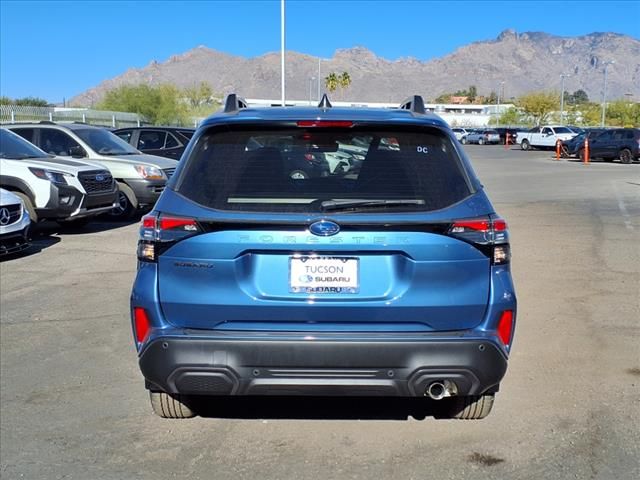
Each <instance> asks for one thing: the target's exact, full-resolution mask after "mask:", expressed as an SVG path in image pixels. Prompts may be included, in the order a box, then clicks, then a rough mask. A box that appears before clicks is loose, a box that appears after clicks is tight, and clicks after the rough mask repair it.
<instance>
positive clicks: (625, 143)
mask: <svg viewBox="0 0 640 480" xmlns="http://www.w3.org/2000/svg"><path fill="white" fill-rule="evenodd" d="M578 155H579V156H580V158H582V159H584V146H583V147H582V148H580V150H579V152H578ZM589 156H590V157H592V158H602V159H603V160H605V161H613V160H615V159H620V161H621V162H622V163H632V162H633V161H634V160H640V129H638V128H614V129H611V130H605V131H604V132H602V133H601V134H600V135H597V136H595V137H593V138H589Z"/></svg>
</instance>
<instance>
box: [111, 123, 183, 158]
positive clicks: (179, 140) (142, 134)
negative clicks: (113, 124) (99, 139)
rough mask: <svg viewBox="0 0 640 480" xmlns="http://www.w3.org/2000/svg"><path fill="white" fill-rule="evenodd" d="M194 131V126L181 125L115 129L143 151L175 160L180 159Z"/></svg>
mask: <svg viewBox="0 0 640 480" xmlns="http://www.w3.org/2000/svg"><path fill="white" fill-rule="evenodd" d="M193 132H195V129H193V128H181V127H132V128H119V129H117V130H114V131H113V133H114V134H116V135H117V136H119V137H120V138H121V139H123V140H124V141H125V142H127V143H129V144H130V145H133V146H134V147H135V148H137V149H138V150H140V151H141V152H144V153H147V154H149V155H159V156H161V157H167V158H173V159H174V160H180V157H181V156H182V153H183V152H184V149H185V148H186V147H187V144H188V143H189V140H191V137H193Z"/></svg>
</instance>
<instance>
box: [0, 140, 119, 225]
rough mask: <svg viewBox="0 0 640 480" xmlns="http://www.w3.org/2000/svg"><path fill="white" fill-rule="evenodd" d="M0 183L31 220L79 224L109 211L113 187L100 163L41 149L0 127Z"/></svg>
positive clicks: (114, 199) (108, 174)
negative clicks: (63, 157) (22, 207)
mask: <svg viewBox="0 0 640 480" xmlns="http://www.w3.org/2000/svg"><path fill="white" fill-rule="evenodd" d="M0 187H2V188H4V189H5V190H10V191H11V192H13V193H14V194H15V195H16V196H18V197H20V199H21V200H22V202H23V203H24V206H25V208H26V210H27V211H28V212H29V217H30V218H31V221H32V222H37V221H39V220H47V219H48V220H56V221H58V222H63V223H65V224H71V223H75V224H76V225H80V224H84V223H86V222H87V221H88V220H89V219H91V218H93V217H95V216H96V215H100V214H101V213H105V212H109V211H110V210H111V209H113V207H114V205H115V204H116V199H117V195H118V188H117V186H116V183H115V181H114V180H113V177H112V176H111V174H110V173H109V171H108V170H106V169H105V168H104V167H103V166H102V165H98V164H93V163H91V162H88V163H85V162H80V161H69V160H66V159H62V158H57V157H54V156H51V155H48V154H46V153H45V152H43V151H42V150H40V149H39V148H37V147H35V146H34V145H32V144H30V143H29V142H27V141H26V140H24V139H23V138H22V137H20V136H19V135H16V134H15V133H13V132H11V131H9V130H7V129H5V128H0Z"/></svg>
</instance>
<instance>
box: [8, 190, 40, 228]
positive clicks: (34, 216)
mask: <svg viewBox="0 0 640 480" xmlns="http://www.w3.org/2000/svg"><path fill="white" fill-rule="evenodd" d="M11 193H13V194H14V195H15V196H16V197H20V200H22V203H24V208H25V210H26V211H27V212H28V213H29V217H31V221H32V222H33V223H36V222H37V221H38V214H37V213H36V209H35V208H34V207H33V203H31V199H30V198H29V197H27V196H26V195H25V194H24V193H22V192H16V191H15V190H12V191H11Z"/></svg>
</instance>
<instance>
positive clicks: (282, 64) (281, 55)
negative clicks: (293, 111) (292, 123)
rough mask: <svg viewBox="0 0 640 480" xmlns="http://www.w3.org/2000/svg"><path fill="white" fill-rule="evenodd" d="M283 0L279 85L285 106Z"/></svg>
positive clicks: (282, 6) (281, 5)
mask: <svg viewBox="0 0 640 480" xmlns="http://www.w3.org/2000/svg"><path fill="white" fill-rule="evenodd" d="M284 49H285V42H284V0H280V75H281V76H282V79H281V80H280V87H281V92H282V106H283V107H284V106H285V103H284V99H285V95H284V87H285V81H284V80H285V78H284Z"/></svg>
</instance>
